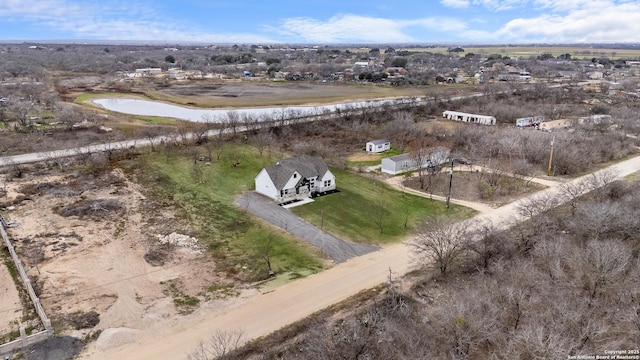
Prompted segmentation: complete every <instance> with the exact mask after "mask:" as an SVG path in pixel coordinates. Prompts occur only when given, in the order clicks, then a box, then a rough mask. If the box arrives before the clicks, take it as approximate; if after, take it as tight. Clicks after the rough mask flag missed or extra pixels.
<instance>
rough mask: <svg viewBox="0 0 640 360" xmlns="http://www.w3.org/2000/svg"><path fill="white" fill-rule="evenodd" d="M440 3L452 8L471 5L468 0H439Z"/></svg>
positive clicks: (462, 7)
mask: <svg viewBox="0 0 640 360" xmlns="http://www.w3.org/2000/svg"><path fill="white" fill-rule="evenodd" d="M440 3H441V4H442V6H446V7H449V8H454V9H464V8H467V7H469V5H471V3H470V2H469V0H440Z"/></svg>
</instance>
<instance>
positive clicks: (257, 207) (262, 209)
mask: <svg viewBox="0 0 640 360" xmlns="http://www.w3.org/2000/svg"><path fill="white" fill-rule="evenodd" d="M235 203H236V205H238V206H240V207H242V208H243V209H247V210H248V211H249V212H250V213H252V214H253V215H255V216H257V217H259V218H262V219H264V220H266V221H268V222H270V223H271V224H273V225H275V226H277V227H279V228H281V229H283V230H285V231H286V232H288V233H290V234H293V235H295V236H297V237H298V238H300V239H302V240H304V241H306V242H308V243H309V244H311V245H313V246H315V247H318V248H320V249H321V250H322V251H323V252H324V253H325V255H327V256H328V257H330V258H331V259H333V261H334V262H336V263H341V262H345V261H347V260H348V259H350V258H352V257H356V256H360V255H364V254H367V253H370V252H373V251H377V250H379V249H380V248H379V247H378V246H374V245H366V244H356V243H351V242H348V241H344V240H341V239H338V238H336V237H335V236H332V235H329V234H327V233H325V232H324V231H322V230H320V229H318V228H317V227H315V226H314V225H311V224H310V223H308V222H306V221H304V220H302V219H301V218H299V217H298V216H296V215H295V214H293V213H292V212H291V211H289V210H287V209H284V208H282V207H281V206H279V205H278V204H276V203H275V202H273V200H271V199H269V198H267V197H265V196H262V195H260V194H258V193H256V192H253V191H252V192H249V193H246V194H244V195H242V196H240V197H239V198H237V199H236V201H235Z"/></svg>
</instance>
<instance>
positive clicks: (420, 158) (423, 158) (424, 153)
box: [409, 148, 433, 190]
mask: <svg viewBox="0 0 640 360" xmlns="http://www.w3.org/2000/svg"><path fill="white" fill-rule="evenodd" d="M409 157H410V158H411V160H413V162H414V163H415V164H416V166H417V167H418V169H417V170H416V173H418V180H419V181H420V190H422V189H424V176H425V172H426V171H428V168H429V167H431V166H433V164H431V160H430V159H429V152H428V150H427V149H424V148H418V149H415V150H413V151H411V152H410V153H409ZM429 178H430V177H429ZM429 185H431V184H429ZM427 190H428V188H427Z"/></svg>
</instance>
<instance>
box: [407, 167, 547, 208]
mask: <svg viewBox="0 0 640 360" xmlns="http://www.w3.org/2000/svg"><path fill="white" fill-rule="evenodd" d="M424 183H425V185H424V189H420V181H419V178H418V176H417V175H415V174H414V176H412V177H411V178H408V179H406V180H405V181H403V185H404V186H406V187H408V188H411V189H414V190H419V191H424V192H425V193H427V194H433V195H438V196H447V194H448V192H449V174H448V173H446V172H440V173H437V174H435V175H433V176H432V178H431V186H429V185H428V177H427V176H426V175H425V180H424ZM451 185H452V186H451V188H452V191H451V193H452V197H453V198H454V199H460V200H465V201H473V202H481V203H485V204H489V205H500V204H504V203H508V202H511V201H513V200H516V199H518V198H520V197H522V196H524V195H526V194H529V193H532V192H534V191H538V190H541V189H543V188H544V187H543V186H542V185H540V184H537V183H533V182H527V181H525V180H522V179H517V178H513V177H508V176H504V177H502V179H501V180H500V181H499V182H498V185H497V186H494V187H491V186H489V185H488V183H487V174H486V173H482V172H465V171H456V172H454V173H453V180H452V182H451Z"/></svg>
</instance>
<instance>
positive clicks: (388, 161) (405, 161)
mask: <svg viewBox="0 0 640 360" xmlns="http://www.w3.org/2000/svg"><path fill="white" fill-rule="evenodd" d="M417 168H418V166H417V164H416V161H415V160H414V159H412V158H411V157H410V156H409V154H400V155H396V156H391V157H388V158H384V159H382V168H381V171H382V172H383V173H386V174H391V175H397V174H402V173H403V172H407V171H412V170H415V169H417Z"/></svg>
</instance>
